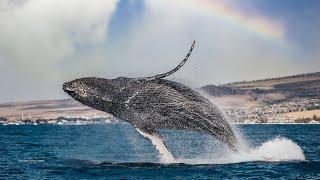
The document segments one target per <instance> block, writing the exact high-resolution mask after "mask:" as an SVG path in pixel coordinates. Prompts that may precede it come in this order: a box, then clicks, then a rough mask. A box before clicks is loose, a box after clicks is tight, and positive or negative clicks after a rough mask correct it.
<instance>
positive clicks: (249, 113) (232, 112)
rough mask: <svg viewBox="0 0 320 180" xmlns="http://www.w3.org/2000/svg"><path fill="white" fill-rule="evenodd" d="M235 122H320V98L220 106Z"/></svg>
mask: <svg viewBox="0 0 320 180" xmlns="http://www.w3.org/2000/svg"><path fill="white" fill-rule="evenodd" d="M222 109H223V111H224V112H225V113H226V114H227V115H228V116H229V117H230V118H231V119H232V120H233V121H234V122H235V123H258V124H260V123H320V116H319V114H320V98H309V99H297V100H294V101H290V102H282V103H277V104H272V105H265V106H256V107H251V108H241V107H239V108H235V107H232V108H228V107H222Z"/></svg>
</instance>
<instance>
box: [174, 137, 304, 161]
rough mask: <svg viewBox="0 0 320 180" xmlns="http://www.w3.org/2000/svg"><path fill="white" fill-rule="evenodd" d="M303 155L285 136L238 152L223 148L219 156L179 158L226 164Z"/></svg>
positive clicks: (292, 157) (302, 159) (300, 156)
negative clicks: (223, 150)
mask: <svg viewBox="0 0 320 180" xmlns="http://www.w3.org/2000/svg"><path fill="white" fill-rule="evenodd" d="M304 160H305V156H304V153H303V150H302V149H301V147H300V146H299V145H297V144H296V143H294V142H293V141H291V140H290V139H287V138H281V137H277V138H275V139H273V140H270V141H267V142H264V143H262V144H261V145H260V146H258V147H255V148H241V149H240V150H239V151H238V152H231V151H228V150H225V152H224V153H223V155H222V156H221V154H219V157H217V156H215V155H212V156H209V157H206V158H205V159H204V158H196V159H179V160H178V161H179V162H182V163H186V164H228V163H240V162H250V161H268V162H279V161H304Z"/></svg>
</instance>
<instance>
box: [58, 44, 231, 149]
mask: <svg viewBox="0 0 320 180" xmlns="http://www.w3.org/2000/svg"><path fill="white" fill-rule="evenodd" d="M194 45H195V42H193V44H192V46H191V48H190V50H189V52H188V54H187V56H186V57H185V58H184V59H183V60H182V62H181V63H180V64H179V65H178V66H177V67H176V68H174V69H173V70H171V71H169V72H167V73H163V74H158V75H155V76H150V77H138V78H126V77H118V78H116V79H103V78H97V77H86V78H81V79H75V80H73V81H70V82H67V83H64V84H63V90H64V91H65V92H66V93H68V94H69V95H70V96H71V97H72V98H74V99H75V100H77V101H79V102H80V103H82V104H84V105H86V106H89V107H92V108H95V109H98V110H101V111H104V112H107V113H109V114H111V115H113V116H115V117H117V118H119V119H121V120H124V121H126V122H129V123H130V124H132V125H133V126H134V127H136V128H137V129H138V131H139V132H140V133H141V134H142V135H144V136H145V137H146V138H148V139H150V140H151V141H157V140H161V141H162V138H161V136H160V134H159V129H175V130H189V131H199V132H203V133H207V134H210V135H212V136H214V137H216V138H217V139H218V140H220V141H222V142H224V143H225V144H227V145H228V146H229V147H230V148H231V149H232V150H236V149H237V141H236V137H235V135H234V133H233V131H232V129H231V126H230V125H229V124H228V122H227V121H226V119H225V117H224V116H223V114H222V113H221V111H220V110H219V109H218V108H217V107H216V106H215V105H214V104H212V103H211V102H209V101H208V100H207V99H206V98H205V97H203V96H202V95H201V94H200V93H198V92H197V91H195V90H193V89H191V88H189V87H187V86H185V85H183V84H181V83H178V82H175V81H171V80H167V79H164V78H165V77H168V76H169V75H171V74H173V73H175V72H176V71H178V70H179V69H180V68H181V67H182V66H183V65H184V64H185V62H186V61H187V60H188V58H189V56H190V55H191V52H192V50H193V48H194ZM154 137H155V138H158V139H156V140H154V139H153V138H154ZM153 143H154V142H153ZM163 145H165V144H163ZM158 150H159V149H158ZM159 151H160V153H161V150H159ZM164 153H165V152H164Z"/></svg>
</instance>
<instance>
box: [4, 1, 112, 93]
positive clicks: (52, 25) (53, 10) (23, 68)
mask: <svg viewBox="0 0 320 180" xmlns="http://www.w3.org/2000/svg"><path fill="white" fill-rule="evenodd" d="M1 3H2V4H1V7H2V9H1V10H0V39H1V41H0V54H1V60H2V61H6V63H5V64H6V67H4V66H2V68H6V69H11V73H10V74H8V76H12V77H11V78H13V80H15V81H16V83H17V84H19V83H20V82H21V80H22V79H25V80H26V81H29V82H32V81H36V82H38V83H39V84H42V85H48V86H50V85H49V83H53V84H54V85H57V81H58V80H59V78H61V77H60V75H61V73H60V72H59V67H58V66H59V64H60V63H61V62H63V61H65V60H66V58H67V57H69V56H73V55H74V54H75V53H78V52H77V48H78V47H81V46H82V45H85V46H94V45H96V44H99V43H102V42H104V41H105V40H106V38H108V37H106V34H107V30H108V23H109V21H110V18H111V15H112V13H113V11H114V9H115V7H116V3H117V1H116V0H106V1H100V0H91V1H87V0H68V1H65V0H27V1H10V0H4V1H3V0H2V1H1ZM13 76H15V77H16V78H14V77H13ZM6 85H7V86H13V83H12V82H8V83H7V84H6ZM15 87H16V86H15ZM50 87H51V86H50ZM16 88H18V87H16ZM19 88H22V89H23V88H25V87H19ZM44 94H46V95H48V93H44ZM12 98H13V97H12ZM8 99H10V97H8ZM13 99H14V98H13Z"/></svg>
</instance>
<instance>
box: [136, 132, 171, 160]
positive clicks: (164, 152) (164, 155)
mask: <svg viewBox="0 0 320 180" xmlns="http://www.w3.org/2000/svg"><path fill="white" fill-rule="evenodd" d="M137 130H138V132H139V133H140V134H141V135H142V136H143V137H145V138H147V139H149V140H150V141H151V143H152V144H153V145H154V146H155V147H156V149H157V150H158V151H159V155H160V162H161V163H165V164H170V163H177V161H176V160H175V159H174V157H173V156H172V154H171V152H170V151H169V150H168V149H167V147H166V146H165V144H164V141H163V139H162V138H161V137H158V136H156V135H151V134H147V133H144V132H142V131H141V130H139V129H137Z"/></svg>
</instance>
